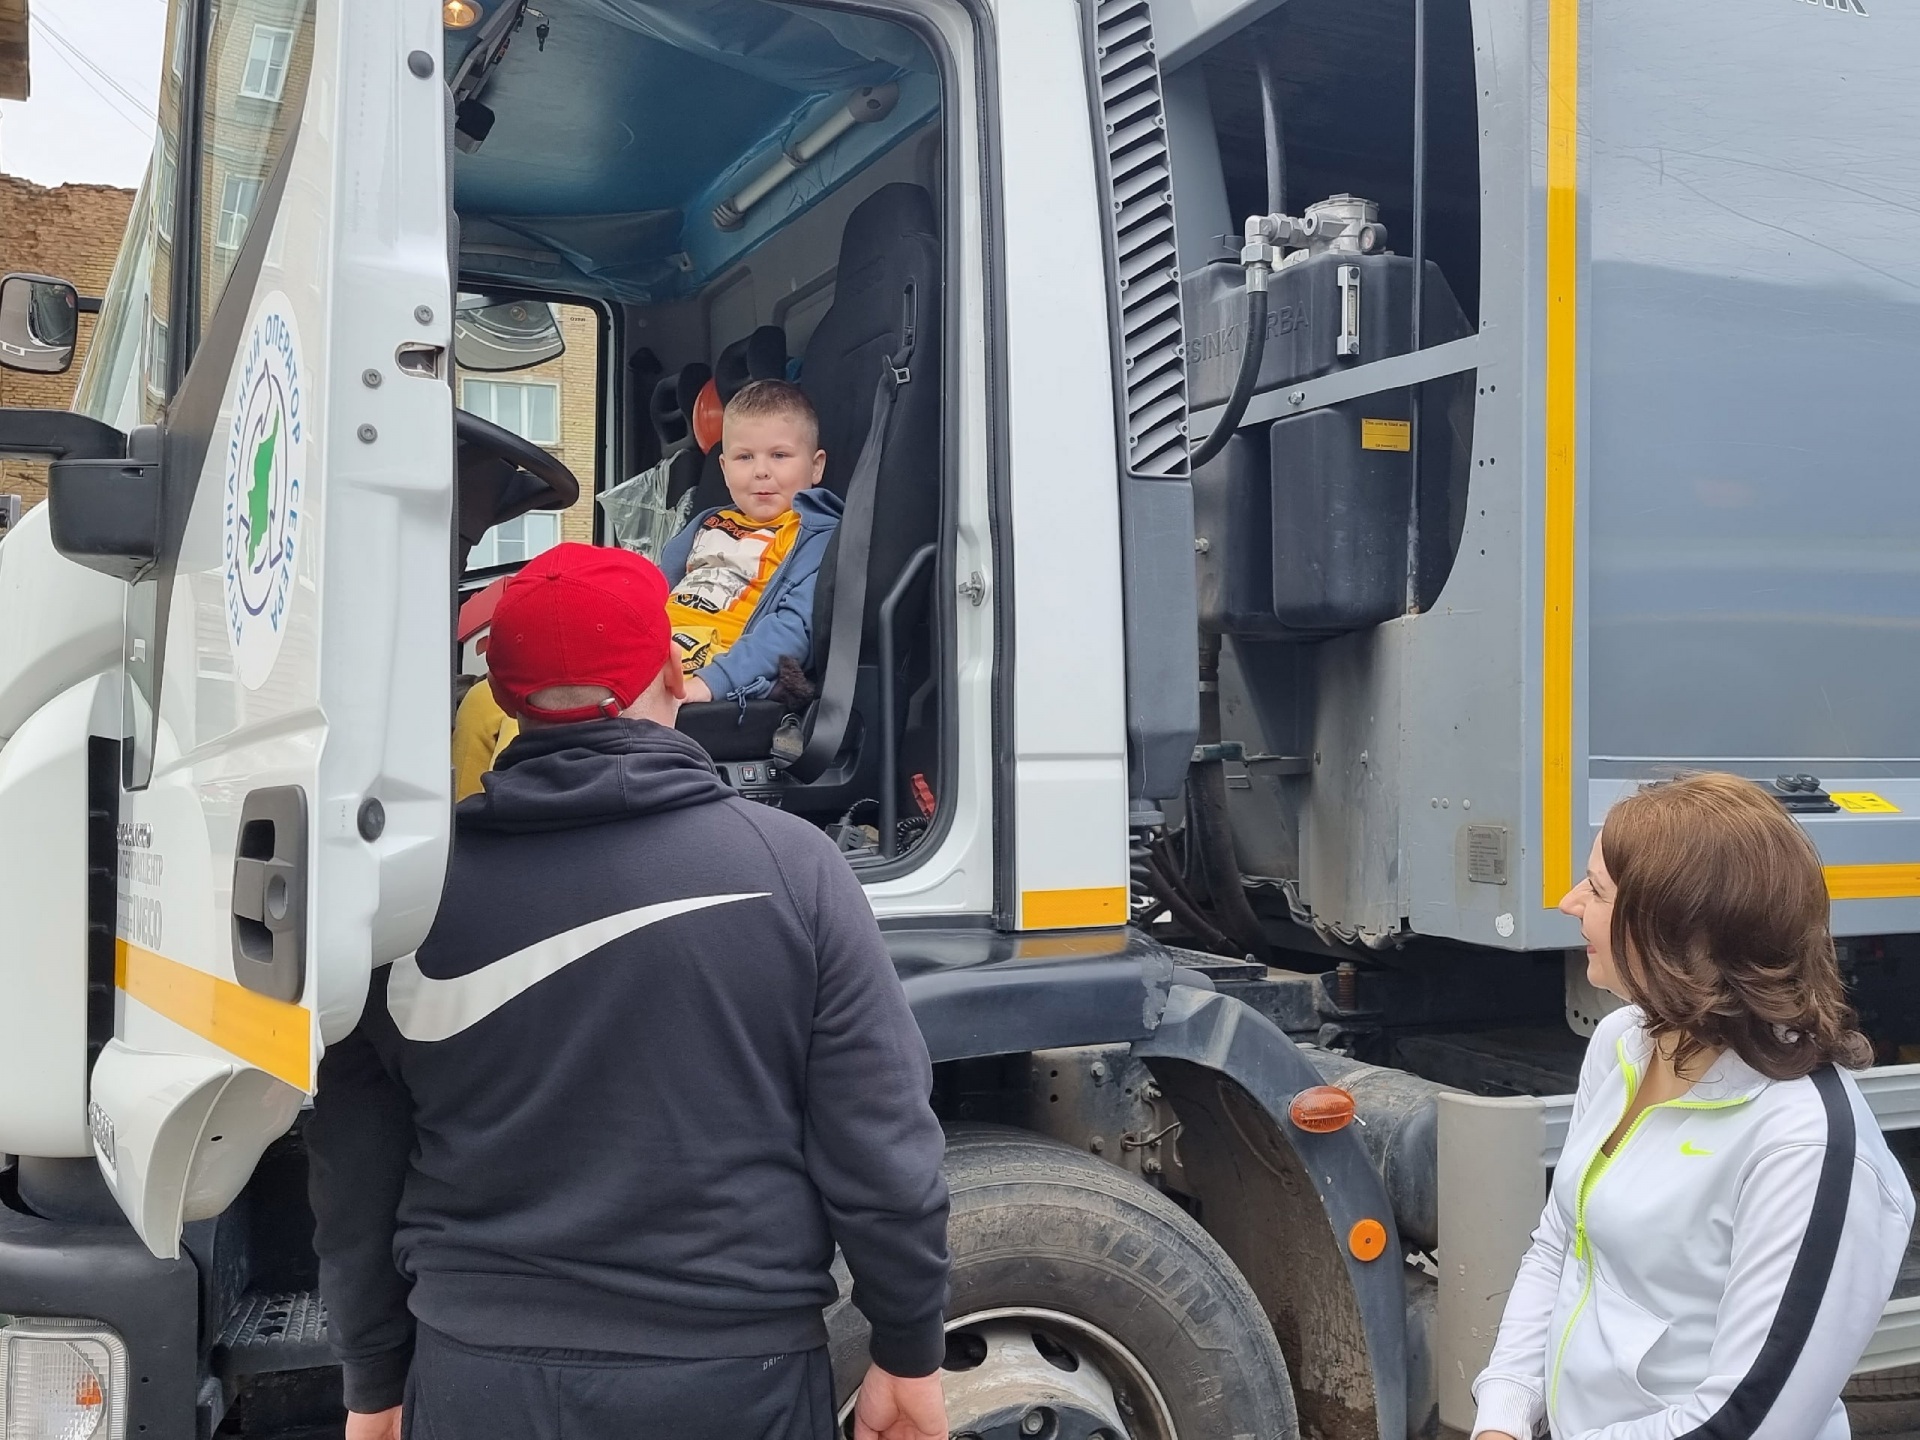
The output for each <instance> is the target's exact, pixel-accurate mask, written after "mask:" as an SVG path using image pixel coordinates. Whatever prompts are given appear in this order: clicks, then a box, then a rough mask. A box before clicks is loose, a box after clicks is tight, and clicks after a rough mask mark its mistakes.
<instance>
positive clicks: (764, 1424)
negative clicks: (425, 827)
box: [307, 545, 948, 1440]
mask: <svg viewBox="0 0 1920 1440" xmlns="http://www.w3.org/2000/svg"><path fill="white" fill-rule="evenodd" d="M666 596H667V587H666V582H665V580H664V579H662V577H661V575H660V572H659V571H658V570H656V569H655V568H654V567H653V566H652V565H651V564H649V563H648V562H647V561H645V560H643V559H641V558H640V557H639V556H637V555H633V554H630V553H628V552H626V551H622V550H615V549H603V548H598V547H594V546H587V545H561V546H558V547H557V548H555V549H553V550H549V551H547V552H546V553H545V554H543V555H541V556H539V557H537V558H536V559H534V560H533V561H531V562H529V563H528V565H527V566H526V567H525V568H524V569H523V570H521V572H520V573H519V574H518V575H517V576H515V578H514V580H513V582H512V583H511V584H510V585H509V586H508V587H507V589H506V591H505V593H504V594H503V595H502V596H501V598H500V603H499V606H498V608H497V609H496V611H495V612H494V618H493V631H492V640H491V644H490V647H489V651H488V658H489V661H490V665H491V673H490V675H489V677H488V678H489V683H490V684H491V686H492V688H493V692H494V694H495V695H496V696H497V697H498V699H499V701H500V704H501V706H502V708H503V709H505V710H506V711H508V713H510V714H513V715H515V716H517V717H518V718H519V720H520V723H521V733H520V737H519V738H518V739H516V740H515V741H514V742H513V743H512V744H511V745H510V746H509V747H508V748H507V749H506V750H505V751H504V752H503V753H502V755H501V756H500V758H499V761H498V763H497V766H496V768H495V770H494V772H493V773H492V774H491V775H489V776H488V777H487V780H486V788H485V790H484V791H483V792H482V793H481V794H479V795H476V796H474V797H473V798H471V799H469V800H466V801H464V802H462V803H461V805H460V806H459V807H458V809H457V810H456V812H455V814H456V818H457V826H456V832H455V835H456V843H455V846H454V852H453V859H452V862H451V864H450V865H449V867H448V871H447V883H446V889H445V892H444V896H443V900H442V905H441V909H440V913H439V915H438V916H437V918H436V919H435V921H434V925H433V929H432V932H431V933H430V934H429V935H428V936H427V939H426V941H425V943H423V944H422V945H421V947H420V950H419V952H418V953H417V954H416V955H413V956H409V957H407V958H406V959H404V960H401V961H398V962H396V963H395V964H394V965H392V966H391V967H389V968H388V969H386V970H384V971H379V972H376V973H375V975H374V979H373V983H372V985H371V987H370V988H369V992H368V996H367V1003H366V1008H365V1010H364V1012H363V1013H362V1015H361V1019H360V1023H359V1025H358V1027H357V1028H356V1029H355V1030H354V1032H353V1033H352V1034H351V1035H350V1036H348V1037H347V1038H346V1039H345V1040H344V1041H342V1042H340V1043H338V1044H336V1045H333V1046H331V1047H329V1048H328V1050H327V1053H326V1057H325V1059H324V1060H323V1061H322V1062H321V1066H320V1087H319V1093H318V1095H317V1096H316V1099H315V1109H314V1114H313V1117H312V1121H311V1123H310V1125H309V1126H308V1129H307V1143H308V1146H309V1149H310V1153H311V1160H312V1165H311V1176H312V1180H311V1193H312V1200H313V1209H314V1215H315V1217H316V1222H317V1224H316V1229H315V1235H314V1245H315V1248H316V1250H317V1251H318V1252H319V1256H320V1286H321V1292H322V1295H323V1297H324V1299H325V1300H326V1303H327V1307H328V1313H329V1326H330V1330H331V1335H332V1339H333V1343H334V1347H335V1349H336V1351H337V1352H338V1354H339V1355H340V1358H341V1361H342V1364H343V1367H344V1377H345V1387H346V1402H347V1408H348V1411H349V1414H348V1424H347V1437H348V1440H398V1437H399V1436H400V1433H401V1428H400V1421H401V1415H402V1409H403V1406H402V1402H403V1401H404V1411H405V1414H406V1416H407V1422H408V1425H407V1428H408V1430H409V1431H410V1432H411V1433H413V1434H415V1435H432V1436H434V1437H436V1440H483V1437H484V1440H492V1437H496V1436H500V1437H506V1436H511V1437H521V1436H525V1437H539V1440H550V1437H551V1440H557V1437H559V1436H562V1435H564V1436H567V1437H575V1440H596V1437H602V1436H604V1437H608V1440H613V1437H621V1440H649V1437H659V1440H828V1437H830V1436H832V1435H834V1434H835V1433H836V1428H835V1425H834V1416H833V1377H832V1372H831V1368H830V1366H829V1364H828V1359H827V1353H826V1348H825V1342H826V1330H825V1326H824V1324H823V1321H822V1309H823V1307H825V1306H826V1305H827V1304H829V1303H830V1302H831V1301H832V1300H833V1299H834V1298H835V1295H836V1287H835V1284H834V1282H833V1279H832V1277H831V1275H830V1273H829V1266H830V1264H831V1262H832V1259H833V1253H834V1247H835V1246H836V1245H838V1247H839V1248H840V1251H841V1253H842V1254H843V1255H844V1256H845V1257H846V1260H847V1265H848V1268H849V1269H850V1270H851V1271H852V1274H853V1279H854V1303H855V1305H857V1306H858V1307H859V1309H860V1310H861V1312H862V1313H863V1314H864V1315H865V1316H866V1318H867V1320H868V1322H869V1323H870V1325H871V1327H872V1336H871V1340H870V1342H869V1348H870V1352H871V1357H872V1364H871V1367H870V1368H869V1370H868V1371H867V1374H866V1378H865V1380H864V1381H863V1383H862V1386H861V1393H860V1403H859V1406H858V1411H857V1419H856V1424H855V1429H854V1434H855V1436H856V1437H858V1440H936V1437H938V1440H944V1437H945V1436H946V1433H947V1431H946V1418H945V1410H944V1406H943V1403H942V1399H941V1393H940V1375H939V1371H940V1364H941V1360H942V1358H943V1355H944V1353H945V1341H944V1335H943V1319H944V1315H943V1312H944V1310H945V1306H946V1298H947V1268H948V1257H947V1245H946V1219H947V1192H946V1184H945V1181H944V1180H943V1178H942V1176H941V1170H940V1162H941V1156H942V1149H943V1142H942V1136H941V1132H940V1127H939V1124H938V1122H937V1121H936V1120H935V1119H934V1116H933V1113H932V1110H931V1108H930V1107H929V1105H928V1092H929V1090H930V1088H931V1085H932V1071H931V1067H930V1066H929V1064H928V1061H927V1051H926V1046H925V1043H924V1042H923V1041H922V1040H921V1037H920V1032H919V1030H918V1028H917V1027H916V1026H915V1024H914V1021H913V1017H912V1015H911V1013H910V1012H909V1011H908V1009H907V1004H906V998H905V996H904V994H903V993H902V991H901V988H900V982H899V979H898V977H897V976H896V975H895V973H894V970H893V966H892V962H891V961H890V959H889V958H888V954H887V950H886V946H885V945H884V943H883V942H882V940H881V937H880V932H879V929H878V927H877V926H876V925H875V923H874V920H873V914H872V911H871V910H870V909H869V908H868V906H867V902H866V897H865V895H864V894H863V893H862V891H861V889H860V885H859V882H858V881H857V880H855V878H854V876H853V872H852V871H851V870H850V869H848V867H847V864H846V861H845V859H844V858H843V857H842V856H841V855H840V854H839V853H838V852H837V851H836V850H835V848H834V847H833V845H832V844H831V843H830V842H829V841H828V840H827V839H826V838H825V836H823V835H822V834H820V832H819V831H817V830H815V829H814V828H813V827H812V826H810V825H808V824H806V823H805V822H804V821H801V820H798V819H796V818H794V817H793V816H789V815H786V814H784V813H782V812H781V811H779V810H775V809H772V808H769V807H766V806H762V805H756V804H752V803H750V802H747V801H744V800H742V799H740V798H739V797H738V796H737V795H735V794H734V792H733V791H732V790H731V789H729V788H728V787H727V786H726V785H725V784H724V783H723V782H722V781H721V780H720V778H719V776H718V775H717V774H716V773H715V771H714V769H713V765H712V763H711V762H710V761H709V760H708V758H707V756H706V753H705V752H704V751H702V750H701V749H700V748H699V746H697V745H696V744H694V743H693V742H692V741H691V740H689V739H687V738H686V737H685V736H683V735H681V734H680V733H679V732H678V731H676V730H674V729H673V728H672V727H673V720H674V714H675V711H676V710H677V709H678V707H679V702H680V696H681V694H682V690H683V682H682V680H681V673H680V666H679V665H678V664H677V663H670V662H671V658H672V649H673V647H672V639H671V636H670V635H669V633H668V627H667V617H666V608H665V606H666Z"/></svg>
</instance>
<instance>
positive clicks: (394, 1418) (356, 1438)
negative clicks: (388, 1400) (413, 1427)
mask: <svg viewBox="0 0 1920 1440" xmlns="http://www.w3.org/2000/svg"><path fill="white" fill-rule="evenodd" d="M346 1440H400V1407H399V1406H398V1405H396V1406H394V1407H393V1408H392V1409H391V1410H377V1411H375V1412H374V1413H373V1414H371V1415H362V1414H360V1413H358V1412H357V1411H353V1410H349V1411H348V1412H347V1433H346Z"/></svg>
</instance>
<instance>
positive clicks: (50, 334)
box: [0, 274, 80, 375]
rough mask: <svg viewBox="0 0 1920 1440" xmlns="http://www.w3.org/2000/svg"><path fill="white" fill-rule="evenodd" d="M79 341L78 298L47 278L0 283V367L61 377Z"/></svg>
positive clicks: (63, 284) (14, 277)
mask: <svg viewBox="0 0 1920 1440" xmlns="http://www.w3.org/2000/svg"><path fill="white" fill-rule="evenodd" d="M79 336H80V292H79V291H78V290H75V289H74V288H73V286H72V285H70V284H68V283H67V282H66V281H65V280H56V279H54V278H52V277H51V276H48V275H25V274H16V275H8V276H6V277H5V278H0V365H3V366H5V367H6V368H7V369H9V370H20V371H24V372H25V373H26V374H29V375H59V374H63V373H64V372H65V371H66V370H67V369H68V368H69V367H70V366H71V365H72V364H73V354H74V349H75V347H76V346H77V345H78V343H79Z"/></svg>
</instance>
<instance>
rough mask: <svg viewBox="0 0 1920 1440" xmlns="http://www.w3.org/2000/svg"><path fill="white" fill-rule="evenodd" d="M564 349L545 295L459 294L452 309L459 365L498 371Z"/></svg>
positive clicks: (549, 356) (485, 371)
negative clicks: (538, 297)
mask: <svg viewBox="0 0 1920 1440" xmlns="http://www.w3.org/2000/svg"><path fill="white" fill-rule="evenodd" d="M566 350H567V342H566V340H565V339H564V338H563V337H562V336H561V334H560V322H559V321H557V320H555V319H554V316H553V307H552V306H551V305H549V304H547V302H546V301H544V300H495V299H493V298H492V297H491V296H488V295H467V294H463V295H461V296H460V300H459V303H458V305H456V306H455V307H454V312H453V359H454V363H455V364H456V365H458V366H459V367H460V368H461V369H463V370H475V371H479V372H480V373H482V374H494V375H498V374H502V373H504V372H506V371H509V370H525V369H528V368H529V367H531V366H534V365H539V364H541V363H543V362H545V361H548V360H554V359H558V358H559V357H560V356H561V355H564V354H565V353H566Z"/></svg>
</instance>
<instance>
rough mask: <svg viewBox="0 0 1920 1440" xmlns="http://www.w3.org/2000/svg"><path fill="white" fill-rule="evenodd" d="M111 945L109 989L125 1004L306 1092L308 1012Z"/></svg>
mask: <svg viewBox="0 0 1920 1440" xmlns="http://www.w3.org/2000/svg"><path fill="white" fill-rule="evenodd" d="M114 945H115V951H114V966H113V979H114V983H115V984H116V985H118V986H119V987H120V988H121V989H122V990H124V991H126V992H127V996H128V998H129V999H132V1000H138V1001H139V1002H140V1003H141V1004H142V1005H144V1006H146V1007H147V1008H148V1009H149V1010H152V1011H153V1012H155V1013H156V1014H159V1015H164V1016H166V1018H167V1019H169V1020H171V1021H172V1022H173V1023H174V1024H176V1025H178V1026H180V1027H181V1028H183V1029H186V1030H191V1031H192V1032H193V1033H194V1034H196V1035H198V1036H200V1037H201V1038H202V1039H203V1040H211V1041H212V1042H213V1043H214V1044H215V1045H218V1046H219V1047H220V1048H221V1049H222V1050H225V1051H226V1052H227V1053H228V1054H229V1055H232V1056H233V1057H234V1058H235V1059H238V1060H244V1061H246V1062H247V1064H249V1065H251V1066H253V1067H254V1068H255V1069H258V1070H264V1071H266V1072H267V1073H268V1074H269V1075H272V1076H275V1077H276V1078H278V1079H281V1080H284V1081H286V1082H287V1084H289V1085H292V1086H294V1087H295V1088H296V1089H299V1090H306V1089H309V1088H310V1087H311V1083H312V1079H313V1051H312V1042H313V1016H312V1014H311V1012H309V1011H307V1010H305V1009H303V1008H302V1007H300V1006H298V1005H289V1004H288V1003H287V1002H286V1001H284V1000H275V999H272V998H271V997H269V996H266V995H262V994H260V993H259V992H257V991H254V990H249V989H247V988H246V987H245V986H244V985H236V984H234V983H233V981H231V980H223V979H221V978H220V977H219V976H218V975H209V974H208V973H207V972H206V971H204V970H196V969H194V967H193V966H191V965H182V964H181V963H180V962H179V961H178V960H169V959H168V958H167V957H166V956H164V955H156V954H155V953H154V952H153V951H151V950H142V949H141V948H140V947H139V946H138V945H130V944H128V943H127V942H126V941H125V940H117V941H115V942H114Z"/></svg>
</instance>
